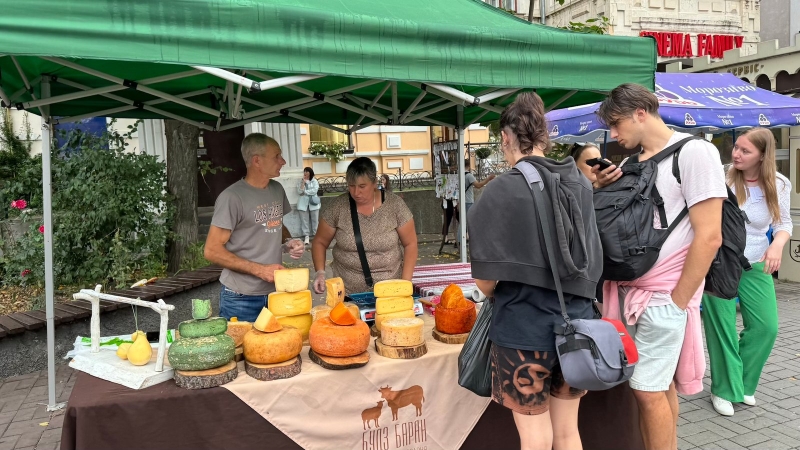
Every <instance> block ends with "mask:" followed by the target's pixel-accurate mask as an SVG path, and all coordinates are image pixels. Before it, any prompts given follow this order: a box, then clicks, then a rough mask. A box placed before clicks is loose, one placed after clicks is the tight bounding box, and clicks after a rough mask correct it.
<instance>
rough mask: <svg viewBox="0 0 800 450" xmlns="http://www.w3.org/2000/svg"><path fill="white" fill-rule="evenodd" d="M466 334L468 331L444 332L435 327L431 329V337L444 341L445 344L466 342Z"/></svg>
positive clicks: (467, 334)
mask: <svg viewBox="0 0 800 450" xmlns="http://www.w3.org/2000/svg"><path fill="white" fill-rule="evenodd" d="M468 336H469V333H461V334H445V333H442V332H440V331H439V330H437V329H436V328H434V329H433V338H434V339H436V340H437V341H439V342H444V343H445V344H463V343H464V342H467V337H468Z"/></svg>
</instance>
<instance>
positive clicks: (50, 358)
mask: <svg viewBox="0 0 800 450" xmlns="http://www.w3.org/2000/svg"><path fill="white" fill-rule="evenodd" d="M40 89H41V96H42V98H47V97H49V96H50V80H48V79H47V77H42V83H41V86H40ZM47 109H49V108H43V110H42V111H41V112H42V116H43V118H44V116H45V114H46V115H47V116H49V111H47ZM48 122H49V121H47V120H42V194H43V197H44V202H43V203H44V205H43V208H44V211H43V212H44V285H45V305H46V306H45V318H46V321H47V410H48V411H57V410H59V409H61V408H63V407H64V404H63V403H56V349H55V341H56V328H55V324H54V323H53V318H54V317H55V316H54V314H53V311H54V302H53V291H54V280H53V187H52V178H51V174H50V162H51V161H50V160H51V157H52V156H51V154H50V147H51V145H52V142H53V141H52V129H51V128H50V127H51V124H50V123H48Z"/></svg>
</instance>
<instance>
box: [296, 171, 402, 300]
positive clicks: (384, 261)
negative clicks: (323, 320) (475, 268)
mask: <svg viewBox="0 0 800 450" xmlns="http://www.w3.org/2000/svg"><path fill="white" fill-rule="evenodd" d="M345 177H346V179H347V187H348V192H346V193H344V194H342V195H340V196H338V197H336V198H335V199H334V200H333V201H332V202H331V203H330V204H328V205H327V206H326V207H325V209H324V210H322V214H321V215H322V217H321V220H320V222H319V229H318V230H317V237H316V238H315V239H314V241H313V243H312V244H311V257H312V259H313V261H314V270H316V274H315V279H314V291H315V292H316V293H318V294H321V293H322V292H324V291H325V252H326V251H327V249H328V247H329V246H330V245H331V241H333V239H336V245H334V246H333V262H332V263H331V267H332V268H333V276H334V277H341V278H342V280H343V281H344V286H345V290H346V291H347V293H348V294H351V293H359V292H367V291H371V290H372V286H369V285H368V284H367V282H366V280H365V278H364V270H363V269H362V266H361V260H360V258H359V255H358V249H357V247H356V240H355V234H354V232H353V221H352V217H351V212H350V200H351V199H352V200H353V201H354V204H355V207H356V209H357V217H358V223H359V227H360V229H361V239H362V241H363V243H364V252H365V253H366V258H367V263H368V265H369V269H370V272H371V274H372V279H373V281H374V282H375V283H377V282H378V281H383V280H392V279H400V278H402V279H404V280H409V281H410V280H411V276H412V275H413V273H414V266H415V265H416V263H417V233H416V229H415V228H414V217H413V215H412V214H411V210H409V209H408V206H406V204H405V202H403V200H402V199H401V198H400V197H398V196H396V195H394V194H392V193H391V192H383V191H380V190H379V189H378V177H377V170H376V168H375V163H374V162H372V160H371V159H369V158H367V157H361V158H356V159H354V160H353V161H352V162H351V163H350V165H349V166H348V167H347V173H346V175H345Z"/></svg>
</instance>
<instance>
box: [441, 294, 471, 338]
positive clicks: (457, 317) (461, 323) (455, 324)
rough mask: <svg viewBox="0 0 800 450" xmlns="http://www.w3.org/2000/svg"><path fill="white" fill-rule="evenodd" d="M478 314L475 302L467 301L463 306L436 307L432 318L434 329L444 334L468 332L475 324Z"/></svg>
mask: <svg viewBox="0 0 800 450" xmlns="http://www.w3.org/2000/svg"><path fill="white" fill-rule="evenodd" d="M477 316H478V314H477V312H476V311H475V303H472V302H469V305H467V307H465V308H439V307H437V308H436V313H435V314H434V315H433V318H434V320H435V322H436V329H437V330H439V331H441V332H442V333H445V334H462V333H469V332H470V330H472V326H473V325H475V319H476V318H477Z"/></svg>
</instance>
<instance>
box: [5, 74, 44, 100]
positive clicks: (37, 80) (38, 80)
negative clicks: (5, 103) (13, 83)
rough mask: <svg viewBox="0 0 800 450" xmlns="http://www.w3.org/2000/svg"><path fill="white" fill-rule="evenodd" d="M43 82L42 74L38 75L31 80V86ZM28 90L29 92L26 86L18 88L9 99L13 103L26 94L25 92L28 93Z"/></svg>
mask: <svg viewBox="0 0 800 450" xmlns="http://www.w3.org/2000/svg"><path fill="white" fill-rule="evenodd" d="M41 82H42V77H41V76H38V77H36V78H34V79H32V80H31V86H38V85H39V83H41ZM26 92H28V90H27V89H26V88H24V87H23V88H20V89H19V90H17V92H14V93H13V94H11V97H10V98H9V99H8V100H9V101H10V102H12V103H13V102H14V101H15V100H17V99H18V98H19V97H20V96H21V95H22V94H24V93H26Z"/></svg>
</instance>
